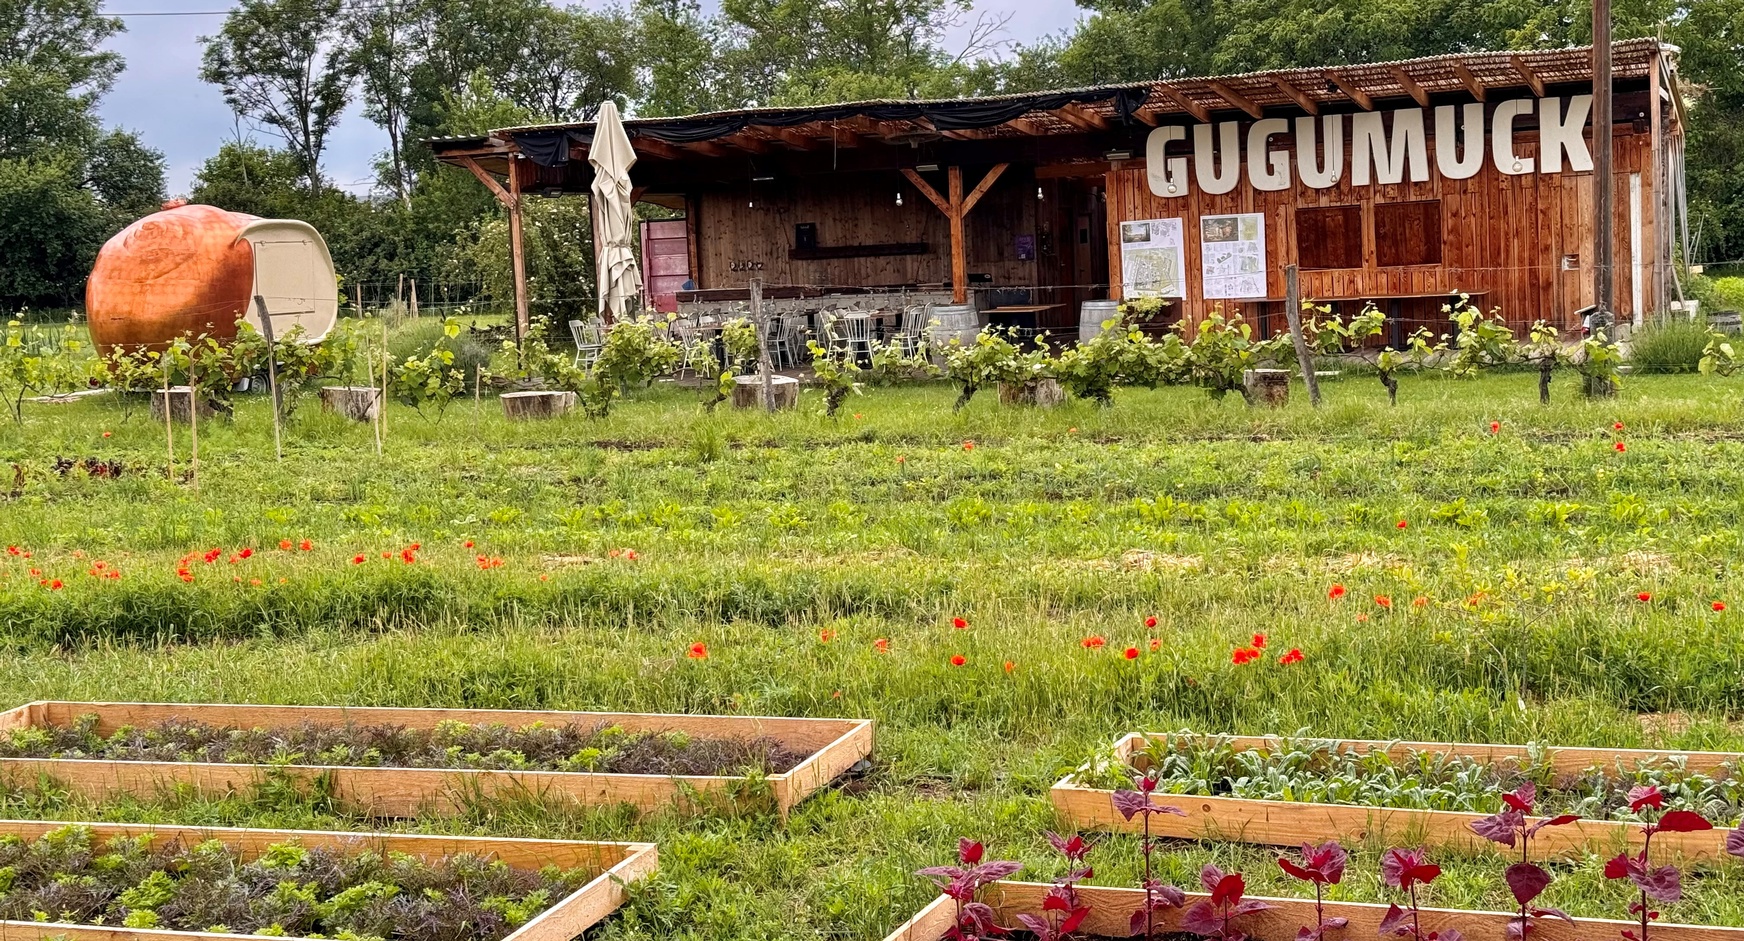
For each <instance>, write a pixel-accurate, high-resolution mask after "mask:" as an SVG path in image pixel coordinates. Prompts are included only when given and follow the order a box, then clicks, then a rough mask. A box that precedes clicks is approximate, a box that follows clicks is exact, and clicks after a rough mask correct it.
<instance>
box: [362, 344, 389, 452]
mask: <svg viewBox="0 0 1744 941" xmlns="http://www.w3.org/2000/svg"><path fill="white" fill-rule="evenodd" d="M363 364H364V366H365V367H367V368H368V369H369V384H370V386H372V387H374V386H375V357H373V356H370V355H369V354H368V353H367V352H366V353H365V354H364V357H363ZM386 387H387V383H386V382H385V381H384V382H383V383H382V386H381V388H382V390H384V391H385V389H386ZM387 404H388V400H387V396H386V395H383V396H382V398H381V400H380V401H378V402H376V403H375V409H374V411H372V412H371V413H370V427H372V428H374V429H375V456H376V457H377V458H380V457H381V454H382V442H381V413H382V409H383V408H384V407H386V406H387Z"/></svg>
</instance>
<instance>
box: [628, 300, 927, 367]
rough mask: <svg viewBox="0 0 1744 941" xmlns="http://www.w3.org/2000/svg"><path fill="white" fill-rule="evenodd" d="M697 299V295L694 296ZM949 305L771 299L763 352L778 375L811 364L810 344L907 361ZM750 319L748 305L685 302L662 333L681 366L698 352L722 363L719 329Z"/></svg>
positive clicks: (766, 303) (862, 357)
mask: <svg viewBox="0 0 1744 941" xmlns="http://www.w3.org/2000/svg"><path fill="white" fill-rule="evenodd" d="M698 293H700V292H698ZM949 302H950V296H949V294H930V293H907V292H897V293H891V294H832V295H821V296H817V297H790V298H769V299H765V300H763V301H762V305H763V311H764V314H765V316H766V317H767V325H766V327H765V330H766V333H765V335H764V337H763V340H764V347H765V348H766V349H768V350H769V355H770V360H771V365H773V366H774V367H775V368H776V369H794V368H799V367H803V366H806V365H809V364H810V363H811V361H812V354H811V352H810V344H811V343H812V342H814V341H815V342H816V343H817V344H818V345H819V346H820V347H822V348H824V349H825V350H828V351H829V352H831V353H832V354H836V355H839V356H853V357H855V358H856V359H857V360H858V361H859V362H861V363H863V364H864V363H868V362H870V360H871V357H872V350H873V348H874V346H876V345H887V344H890V345H895V346H896V347H897V348H898V349H900V350H901V351H902V353H903V355H905V356H911V355H913V354H914V353H915V352H916V351H918V350H919V349H920V347H921V345H922V343H923V342H924V341H925V340H926V338H927V336H928V331H929V329H930V325H931V324H932V322H933V321H934V320H935V319H936V318H935V317H934V309H935V308H936V307H938V306H942V305H944V304H948V303H949ZM741 318H745V319H749V318H751V307H750V303H749V301H747V300H734V301H695V300H692V301H685V300H681V301H680V303H679V309H678V312H677V313H676V314H674V315H671V316H670V317H669V318H667V319H664V320H663V322H664V323H665V324H667V327H666V329H667V330H668V331H670V334H671V336H672V338H673V339H674V340H676V341H677V342H678V343H679V344H680V345H681V346H682V347H684V348H685V349H686V351H687V354H686V362H685V365H686V366H687V367H688V366H691V365H692V364H691V363H690V361H689V360H690V357H691V356H693V355H695V351H697V350H699V349H700V350H705V351H706V350H713V351H714V354H715V357H716V361H717V362H718V361H720V359H721V358H722V354H721V351H720V350H719V349H718V343H716V342H714V341H715V340H716V338H718V337H719V335H720V332H721V329H722V328H723V327H724V326H725V325H726V324H728V323H731V322H733V321H734V320H738V319H741Z"/></svg>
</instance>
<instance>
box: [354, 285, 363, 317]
mask: <svg viewBox="0 0 1744 941" xmlns="http://www.w3.org/2000/svg"><path fill="white" fill-rule="evenodd" d="M351 296H352V297H354V298H356V300H355V301H353V302H352V303H353V304H355V305H356V306H357V316H359V317H362V316H363V282H361V281H360V282H358V283H357V284H354V285H352V286H351Z"/></svg>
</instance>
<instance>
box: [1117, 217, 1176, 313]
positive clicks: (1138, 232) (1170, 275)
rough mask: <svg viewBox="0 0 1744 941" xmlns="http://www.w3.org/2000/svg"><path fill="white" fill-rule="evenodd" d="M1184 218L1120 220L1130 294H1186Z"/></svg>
mask: <svg viewBox="0 0 1744 941" xmlns="http://www.w3.org/2000/svg"><path fill="white" fill-rule="evenodd" d="M1184 248H1185V237H1184V234H1183V225H1182V223H1181V220H1180V219H1178V218H1177V219H1145V220H1141V221H1138V222H1122V223H1121V224H1120V279H1121V283H1122V285H1123V286H1124V288H1125V295H1124V296H1126V297H1184V296H1186V287H1187V279H1186V264H1185V258H1186V252H1185V251H1184Z"/></svg>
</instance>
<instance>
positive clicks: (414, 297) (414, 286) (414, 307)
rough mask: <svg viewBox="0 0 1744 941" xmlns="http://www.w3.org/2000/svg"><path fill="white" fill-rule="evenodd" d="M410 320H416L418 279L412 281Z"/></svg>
mask: <svg viewBox="0 0 1744 941" xmlns="http://www.w3.org/2000/svg"><path fill="white" fill-rule="evenodd" d="M412 319H413V320H417V319H418V279H417V278H413V279H412Z"/></svg>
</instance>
